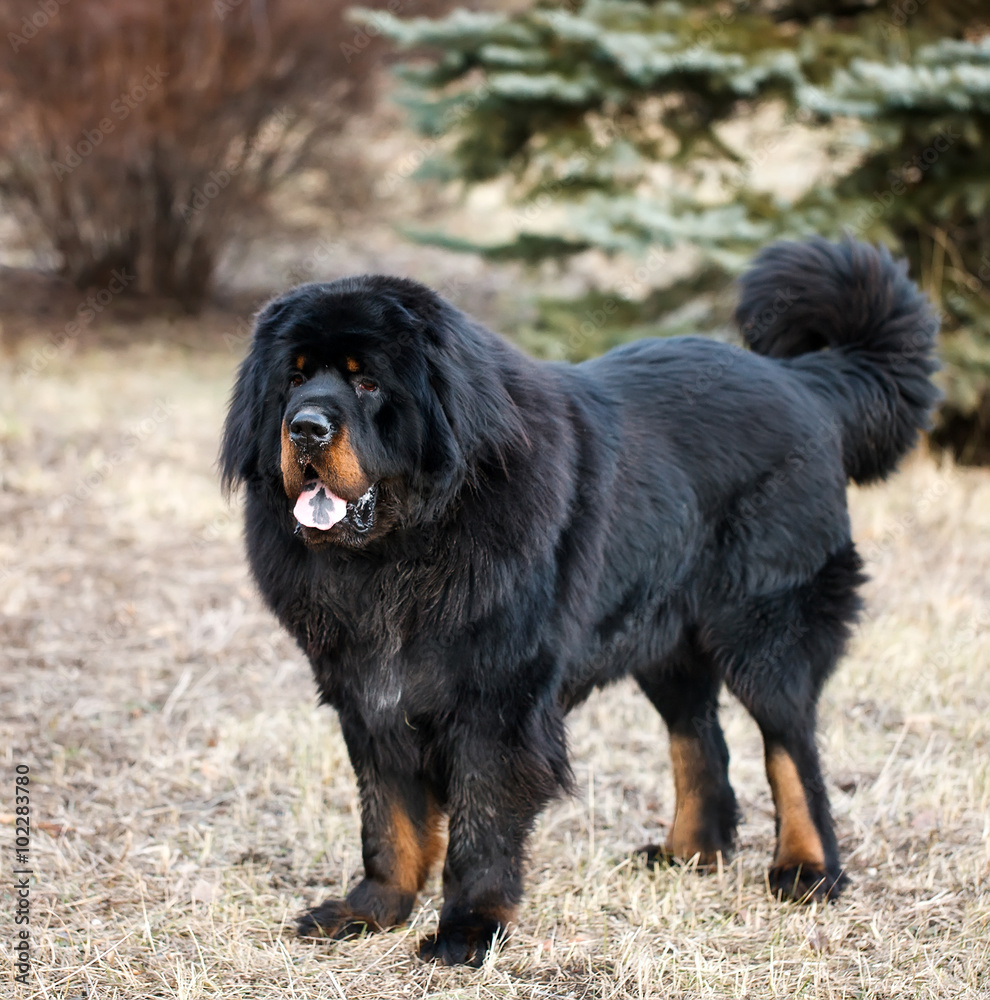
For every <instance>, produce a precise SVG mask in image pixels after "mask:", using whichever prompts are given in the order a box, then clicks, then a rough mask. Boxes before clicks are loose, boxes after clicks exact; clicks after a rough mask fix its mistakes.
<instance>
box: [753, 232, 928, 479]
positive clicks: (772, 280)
mask: <svg viewBox="0 0 990 1000" xmlns="http://www.w3.org/2000/svg"><path fill="white" fill-rule="evenodd" d="M736 322H737V323H738V324H739V327H740V329H741V330H742V334H743V337H744V338H745V340H746V343H747V344H748V345H749V346H750V347H751V348H752V349H753V350H754V351H756V352H757V353H759V354H765V355H768V356H769V357H774V358H794V359H797V360H795V361H793V362H791V364H792V366H793V367H794V368H795V369H797V370H802V371H804V372H805V373H806V376H807V379H808V380H809V381H810V383H811V384H812V385H813V386H814V388H815V389H816V391H818V392H819V393H820V394H823V395H824V396H825V397H826V398H827V399H828V401H829V403H830V404H831V405H832V406H833V411H834V412H835V415H836V417H838V418H839V420H840V422H841V426H842V429H843V430H842V448H843V461H844V464H845V468H846V472H847V474H848V475H849V476H851V477H852V478H853V479H854V480H855V481H856V482H858V483H867V482H870V481H872V480H875V479H882V478H883V477H884V476H886V475H887V474H888V473H890V472H891V471H893V469H894V467H895V466H896V465H897V463H898V461H899V460H900V459H901V457H902V456H903V455H905V454H906V453H907V452H908V451H910V450H911V448H912V447H913V445H914V443H915V440H916V439H917V436H918V431H920V430H924V429H926V428H927V427H928V426H929V425H930V418H931V412H932V409H933V407H934V406H935V404H936V403H937V402H938V400H939V392H938V390H937V389H936V388H935V386H934V385H933V384H932V381H931V375H932V373H933V372H934V371H935V370H936V369H937V368H938V362H937V361H936V359H935V353H934V352H935V335H936V333H937V332H938V325H939V323H938V317H937V315H936V313H935V311H934V309H933V308H932V307H931V305H930V304H929V302H928V300H927V299H926V298H925V296H924V295H923V294H922V292H921V291H919V289H918V287H917V286H916V285H915V284H914V282H913V281H911V279H910V278H908V276H907V265H906V263H905V262H903V261H901V262H895V261H894V260H893V259H892V258H891V256H890V254H889V253H888V251H887V250H886V249H884V248H882V247H880V248H878V247H873V246H870V245H869V244H867V243H859V242H856V241H855V240H852V239H845V240H843V241H842V242H841V243H829V242H827V241H826V240H823V239H819V238H816V239H812V240H809V241H808V242H806V243H786V242H781V243H774V244H773V245H772V246H769V247H767V248H766V249H764V250H762V251H761V252H760V253H759V254H758V255H757V257H756V259H755V261H754V262H753V265H752V267H751V269H750V270H749V272H748V273H747V274H746V275H745V276H744V277H743V278H742V280H741V293H740V299H739V305H738V306H737V307H736ZM823 348H828V350H827V351H822V349H823ZM815 351H822V353H820V354H811V353H810V352H815ZM799 355H807V357H801V358H799Z"/></svg>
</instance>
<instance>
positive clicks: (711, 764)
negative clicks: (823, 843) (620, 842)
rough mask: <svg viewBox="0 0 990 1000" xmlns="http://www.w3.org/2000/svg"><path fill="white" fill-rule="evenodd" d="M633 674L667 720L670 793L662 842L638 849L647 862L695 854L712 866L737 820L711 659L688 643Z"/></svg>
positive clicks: (717, 682)
mask: <svg viewBox="0 0 990 1000" xmlns="http://www.w3.org/2000/svg"><path fill="white" fill-rule="evenodd" d="M635 676H636V680H637V681H638V682H639V685H640V687H641V688H642V689H643V691H644V692H645V693H646V696H647V697H648V698H649V699H650V701H652V702H653V704H654V705H655V706H656V708H657V710H658V711H659V712H660V714H661V716H663V720H664V722H665V723H666V724H667V729H668V732H669V734H670V757H671V764H672V766H673V771H674V793H675V797H676V801H675V806H674V821H673V823H672V825H671V827H670V832H669V833H668V835H667V839H666V842H665V843H664V845H663V846H662V847H660V846H648V847H644V848H643V849H642V851H641V852H640V853H644V854H645V855H646V859H647V862H648V863H653V862H655V861H659V860H662V861H666V862H670V861H673V860H675V859H676V860H681V861H688V860H690V859H691V858H693V857H695V856H696V855H697V856H698V861H699V863H700V864H702V865H711V864H714V863H715V862H716V860H717V858H718V855H719V853H722V854H723V855H725V854H727V853H728V851H729V850H730V848H731V847H732V844H733V841H734V839H735V832H736V823H737V821H738V810H737V807H736V797H735V794H734V793H733V791H732V786H731V785H730V784H729V750H728V747H726V745H725V738H724V736H723V735H722V727H721V726H720V725H719V721H718V693H719V689H720V687H721V679H720V677H719V676H718V673H717V671H716V669H715V666H714V663H713V661H712V660H711V658H710V657H708V656H707V655H705V654H704V653H703V652H702V651H701V650H699V649H697V648H695V647H694V646H693V645H691V644H689V643H685V644H683V645H682V647H681V648H680V649H679V650H678V652H677V654H675V655H674V656H673V657H671V658H670V659H668V660H666V661H664V663H663V664H659V665H657V666H654V667H652V668H650V669H647V670H642V671H638V672H637V673H636V675H635Z"/></svg>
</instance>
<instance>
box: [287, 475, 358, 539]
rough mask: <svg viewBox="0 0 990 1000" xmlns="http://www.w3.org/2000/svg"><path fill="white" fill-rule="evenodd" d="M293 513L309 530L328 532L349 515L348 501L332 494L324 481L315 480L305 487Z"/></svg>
mask: <svg viewBox="0 0 990 1000" xmlns="http://www.w3.org/2000/svg"><path fill="white" fill-rule="evenodd" d="M292 513H293V514H295V516H296V520H297V521H298V522H299V523H300V524H304V525H306V527H307V528H319V529H320V531H326V530H327V528H332V527H333V526H334V525H335V524H336V523H337V522H338V521H340V520H343V517H344V515H345V514H346V513H347V501H346V500H342V499H341V498H340V497H338V496H334V494H333V493H331V492H330V490H329V489H328V487H327V485H326V483H324V482H323V480H322V479H313V480H311V481H310V482H308V483H306V484H305V485H304V486H303V491H302V493H300V494H299V499H298V500H297V501H296V506H295V507H294V508H293V510H292Z"/></svg>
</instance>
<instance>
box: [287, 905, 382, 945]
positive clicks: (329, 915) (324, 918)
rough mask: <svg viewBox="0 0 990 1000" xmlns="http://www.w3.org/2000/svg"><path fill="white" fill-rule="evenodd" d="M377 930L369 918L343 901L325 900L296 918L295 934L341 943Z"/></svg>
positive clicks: (376, 926) (375, 924)
mask: <svg viewBox="0 0 990 1000" xmlns="http://www.w3.org/2000/svg"><path fill="white" fill-rule="evenodd" d="M378 930H381V928H380V927H379V926H378V924H377V923H376V922H375V921H374V920H373V919H372V918H371V917H368V916H365V915H364V914H361V913H357V912H356V911H355V910H353V909H352V908H351V907H350V906H348V904H347V902H346V900H343V899H327V900H325V901H324V902H322V903H320V905H319V906H314V907H313V908H312V909H311V910H306V911H305V912H304V913H301V914H299V916H298V917H297V918H296V933H297V934H298V935H299V936H300V937H311V938H330V939H331V940H334V941H341V940H343V939H344V938H352V937H360V935H362V934H369V933H372V932H374V931H378Z"/></svg>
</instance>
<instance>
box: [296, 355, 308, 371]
mask: <svg viewBox="0 0 990 1000" xmlns="http://www.w3.org/2000/svg"><path fill="white" fill-rule="evenodd" d="M296 367H297V368H298V369H299V370H300V371H302V370H303V369H304V368H305V367H306V358H305V357H304V356H303V355H302V354H300V355H299V357H298V358H296Z"/></svg>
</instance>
